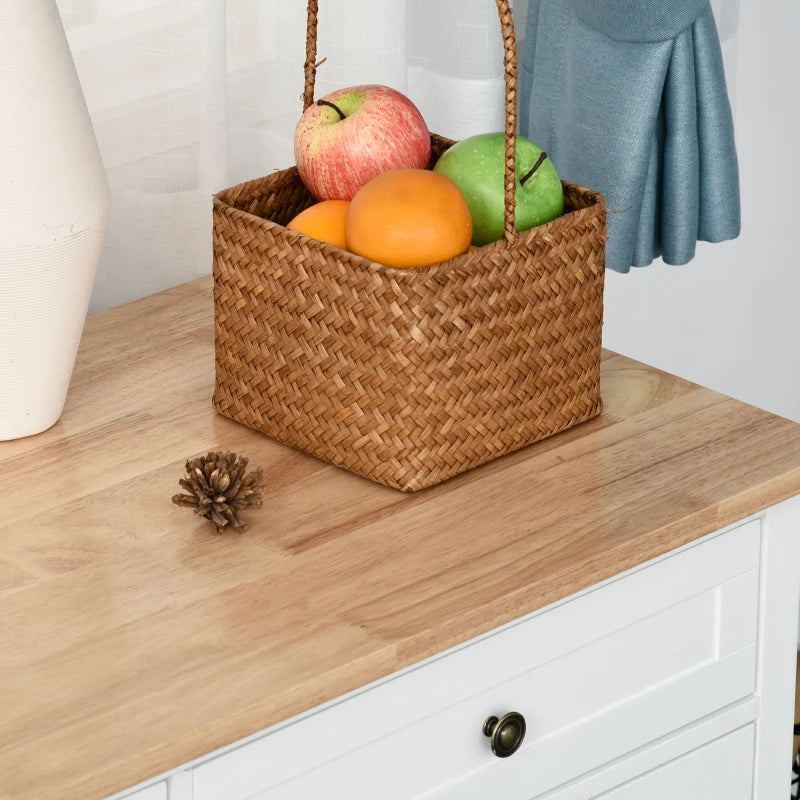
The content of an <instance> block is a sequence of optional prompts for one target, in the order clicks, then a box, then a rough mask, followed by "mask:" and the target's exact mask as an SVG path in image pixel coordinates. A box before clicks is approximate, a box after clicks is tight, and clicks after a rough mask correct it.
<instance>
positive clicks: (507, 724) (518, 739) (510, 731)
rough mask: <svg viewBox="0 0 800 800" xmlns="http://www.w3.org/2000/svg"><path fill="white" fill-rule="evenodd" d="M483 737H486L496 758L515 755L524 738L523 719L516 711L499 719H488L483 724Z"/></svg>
mask: <svg viewBox="0 0 800 800" xmlns="http://www.w3.org/2000/svg"><path fill="white" fill-rule="evenodd" d="M483 735H484V736H488V737H489V739H490V742H491V746H492V752H493V753H494V754H495V755H496V756H497V757H498V758H508V757H509V756H510V755H512V754H513V753H516V752H517V750H518V749H519V746H520V745H521V744H522V740H523V739H524V738H525V717H523V716H522V714H519V713H518V712H516V711H511V712H509V713H508V714H505V715H504V716H502V717H500V719H498V718H497V717H489V718H488V719H487V720H486V722H484V723H483Z"/></svg>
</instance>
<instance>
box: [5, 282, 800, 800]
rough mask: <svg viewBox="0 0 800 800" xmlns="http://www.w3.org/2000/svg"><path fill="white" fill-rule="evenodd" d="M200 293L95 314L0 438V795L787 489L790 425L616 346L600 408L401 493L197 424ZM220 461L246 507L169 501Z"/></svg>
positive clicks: (134, 777)
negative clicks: (254, 487) (254, 480)
mask: <svg viewBox="0 0 800 800" xmlns="http://www.w3.org/2000/svg"><path fill="white" fill-rule="evenodd" d="M212 336H213V334H212V304H211V282H210V279H202V280H200V281H196V282H193V283H190V284H186V285H184V286H180V287H178V288H176V289H172V290H170V291H167V292H164V293H162V294H159V295H156V296H154V297H151V298H147V299H145V300H141V301H138V302H136V303H132V304H130V305H127V306H124V307H122V308H119V309H115V310H112V311H108V312H105V313H103V314H99V315H97V316H95V317H92V318H91V319H90V320H89V321H88V323H87V326H86V331H85V334H84V338H83V342H82V346H81V351H80V354H79V357H78V364H77V366H76V369H75V374H74V377H73V380H72V387H71V390H70V394H69V398H68V400H67V407H66V409H65V410H64V414H63V417H62V419H61V421H60V422H59V423H58V424H57V425H56V426H55V427H53V428H52V429H51V430H49V431H47V432H45V433H43V434H40V435H38V436H34V437H31V438H29V439H23V440H19V441H15V442H4V443H0V475H2V484H3V493H2V499H0V511H1V512H2V513H0V708H2V711H1V712H0V715H1V717H2V725H0V776H2V778H0V797H2V798H3V800H33V799H34V798H35V800H49V799H50V798H53V799H54V800H55V798H58V800H99V799H100V798H103V797H106V796H107V795H109V794H111V793H113V792H116V791H119V790H122V789H125V788H127V787H128V786H132V785H134V784H136V783H137V782H139V781H143V780H145V779H147V778H149V777H151V776H154V775H156V774H158V773H161V772H163V771H165V770H168V769H171V768H174V767H177V766H179V765H181V764H182V763H185V762H187V761H189V760H191V759H194V758H196V757H199V756H202V755H204V754H205V753H208V752H209V751H211V750H213V749H215V748H218V747H221V746H223V745H226V744H229V743H231V742H233V741H235V740H237V739H239V738H241V737H244V736H247V735H249V734H252V733H254V732H256V731H258V730H260V729H262V728H265V727H267V726H269V725H271V724H273V723H276V722H278V721H281V720H284V719H286V718H287V717H289V716H292V715H294V714H297V713H299V712H302V711H304V710H307V709H309V708H311V707H313V706H315V705H317V704H319V703H321V702H323V701H326V700H329V699H331V698H334V697H336V696H338V695H340V694H342V693H344V692H347V691H349V690H352V689H355V688H357V687H359V686H361V685H363V684H365V683H367V682H369V681H372V680H375V679H378V678H381V677H383V676H385V675H388V674H389V673H391V672H393V671H395V670H397V669H399V668H402V667H404V666H406V665H409V664H412V663H414V662H416V661H419V660H420V659H422V658H424V657H426V656H429V655H431V654H434V653H436V652H438V651H441V650H443V649H445V648H447V647H450V646H452V645H455V644H457V643H459V642H462V641H464V640H466V639H469V638H471V637H473V636H476V635H478V634H480V633H483V632H485V631H488V630H490V629H492V628H494V627H496V626H498V625H500V624H502V623H505V622H508V621H510V620H512V619H514V618H516V617H519V616H521V615H523V614H526V613H528V612H530V611H533V610H535V609H538V608H541V607H543V606H545V605H547V604H549V603H552V602H554V601H557V600H559V599H561V598H564V597H566V596H568V595H570V594H572V593H574V592H576V591H578V590H580V589H583V588H585V587H587V586H590V585H592V584H594V583H597V582H598V581H601V580H604V579H606V578H609V577H611V576H613V575H615V574H617V573H619V572H621V571H623V570H625V569H628V568H630V567H633V566H636V565H638V564H641V563H642V562H644V561H647V560H649V559H651V558H654V557H656V556H659V555H662V554H663V553H665V552H667V551H669V550H671V549H673V548H675V547H678V546H680V545H683V544H686V543H688V542H690V541H692V540H694V539H696V538H699V537H701V536H703V535H704V534H706V533H709V532H711V531H713V530H715V529H717V528H719V527H722V526H724V525H727V524H729V523H731V522H734V521H736V520H737V519H739V518H741V517H744V516H746V515H748V514H751V513H754V512H756V511H758V510H760V509H763V508H765V507H767V506H769V505H771V504H773V503H776V502H778V501H781V500H784V499H786V498H788V497H790V496H792V495H794V494H797V493H800V426H798V425H795V424H793V423H791V422H788V421H787V420H784V419H781V418H779V417H776V416H773V415H771V414H768V413H766V412H763V411H759V410H757V409H755V408H752V407H750V406H747V405H744V404H743V403H740V402H737V401H735V400H731V399H729V398H727V397H724V396H723V395H720V394H717V393H715V392H712V391H710V390H707V389H703V388H700V387H698V386H695V385H693V384H691V383H689V382H687V381H684V380H681V379H678V378H675V377H672V376H670V375H667V374H665V373H663V372H659V371H658V370H655V369H653V368H651V367H647V366H644V365H642V364H639V363H636V362H634V361H631V360H630V359H627V358H623V357H621V356H619V355H615V354H613V353H606V354H605V357H604V361H603V397H604V402H605V409H604V411H603V414H602V415H601V416H600V417H598V418H596V419H595V420H592V421H591V422H588V423H586V424H584V425H581V426H579V427H577V428H574V429H572V430H570V431H567V432H565V433H563V434H560V435H558V436H556V437H553V438H551V439H548V440H545V441H543V442H541V443H539V444H536V445H534V446H532V447H530V448H528V449H526V450H523V451H520V452H518V453H515V454H512V455H510V456H506V457H505V458H503V459H500V460H498V461H496V462H494V463H492V464H489V465H486V466H484V467H481V468H479V469H477V470H474V471H472V472H470V473H467V474H465V475H462V476H459V477H457V478H455V479H453V480H451V481H449V482H447V483H445V484H442V485H440V486H437V487H434V488H433V489H428V490H425V491H423V492H420V493H418V494H415V495H404V494H401V493H400V492H397V491H394V490H392V489H388V488H385V487H381V486H378V485H375V484H371V483H369V482H368V481H366V480H364V479H362V478H358V477H356V476H353V475H351V474H349V473H346V472H343V471H341V470H338V469H336V468H335V467H331V466H328V465H326V464H323V463H321V462H318V461H316V460H314V459H312V458H311V457H309V456H306V455H303V454H301V453H298V452H295V451H292V450H290V449H288V448H286V447H284V446H282V445H279V444H277V443H275V442H272V441H270V440H269V439H267V438H265V437H263V436H261V435H259V434H257V433H254V432H253V431H250V430H248V429H247V428H244V427H242V426H240V425H237V424H236V423H234V422H231V421H229V420H227V419H224V418H223V417H220V416H218V415H217V414H215V413H214V411H213V410H212V408H211V402H210V398H211V393H212V384H213V373H214V364H213V347H212V345H213V342H212ZM214 448H221V449H229V450H236V451H238V452H241V453H243V454H244V455H247V456H248V457H249V458H250V459H251V463H252V464H253V465H261V466H262V467H263V468H264V471H265V474H266V481H267V488H266V491H265V503H264V507H263V509H260V510H253V511H250V513H249V515H248V519H249V521H250V523H251V524H250V526H249V528H248V529H247V530H246V531H245V532H244V533H237V532H230V533H227V534H223V535H219V536H218V535H215V534H214V533H213V528H212V527H211V526H210V525H209V524H208V523H206V522H204V521H202V520H199V519H197V518H196V517H194V516H193V515H192V514H191V512H190V511H188V510H187V509H183V508H178V507H176V506H173V505H172V504H171V503H170V497H171V496H172V495H173V494H174V493H175V492H176V491H177V490H178V486H177V481H178V478H179V477H180V476H181V474H182V470H183V462H184V461H185V459H186V458H187V457H189V456H194V455H197V454H200V453H203V452H205V451H207V450H209V449H214Z"/></svg>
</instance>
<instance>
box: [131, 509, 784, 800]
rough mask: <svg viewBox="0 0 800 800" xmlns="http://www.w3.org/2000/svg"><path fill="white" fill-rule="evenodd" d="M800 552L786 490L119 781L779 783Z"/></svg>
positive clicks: (626, 789)
mask: <svg viewBox="0 0 800 800" xmlns="http://www.w3.org/2000/svg"><path fill="white" fill-rule="evenodd" d="M798 565H800V498H795V499H794V500H791V501H787V502H785V503H782V504H780V505H778V506H774V507H773V508H770V509H768V510H767V511H766V512H764V514H762V515H760V516H759V517H757V518H754V519H752V520H749V521H745V522H742V523H740V524H739V525H737V526H732V527H730V528H728V529H726V530H723V531H719V532H718V533H717V534H714V535H711V536H708V537H706V538H705V539H702V540H700V541H698V542H695V543H694V544H692V545H689V546H687V547H685V548H682V549H679V550H676V551H673V552H672V553H669V554H667V555H666V556H664V557H663V558H660V559H657V560H656V561H653V562H649V563H647V564H644V565H642V566H640V567H638V568H637V569H634V570H631V571H629V572H627V573H624V574H621V575H619V576H617V577H616V578H614V579H612V580H609V581H606V582H604V583H602V584H599V585H596V586H594V587H591V588H589V589H587V590H586V591H584V592H581V593H579V594H577V595H573V596H572V597H569V598H566V599H565V600H563V601H561V602H559V603H557V604H555V605H553V606H551V607H548V608H545V609H542V610H540V611H538V612H536V613H533V614H530V615H528V616H527V617H523V618H521V619H519V620H517V621H516V622H513V623H511V624H509V625H506V626H504V627H502V628H499V629H497V630H495V631H492V632H490V633H488V634H486V635H484V636H481V637H478V638H477V639H474V640H472V641H469V642H466V643H465V644H463V645H461V646H459V647H457V648H453V649H452V650H449V651H447V652H445V653H442V654H440V655H439V656H437V657H434V658H431V659H428V660H427V661H424V662H422V663H420V664H418V665H416V666H414V667H411V668H409V669H406V670H403V671H402V672H399V673H397V674H395V675H393V676H390V677H388V678H386V679H384V680H381V681H378V682H376V683H374V684H371V685H369V686H365V687H363V688H362V689H361V690H359V691H356V692H353V693H351V694H349V695H347V696H345V697H342V698H340V699H338V700H336V701H333V702H330V703H327V704H326V705H324V706H321V707H319V708H317V709H313V710H311V711H309V712H307V713H305V714H302V715H300V716H299V717H296V718H294V719H290V720H287V721H286V722H284V723H282V724H280V725H277V726H275V727H274V728H272V729H268V730H266V731H264V732H263V733H262V734H259V735H256V736H254V737H251V738H250V739H249V740H247V741H245V742H242V743H240V744H238V745H233V746H231V747H229V748H226V749H225V750H224V751H221V752H218V753H216V754H210V755H209V756H207V757H205V758H201V759H199V760H198V761H196V762H194V763H192V764H188V765H183V767H182V768H181V769H180V770H178V771H176V772H175V773H173V774H171V775H169V776H166V777H167V778H168V783H161V784H156V785H155V786H152V787H150V788H149V789H146V790H143V791H142V792H139V793H137V794H133V795H130V796H129V798H130V800H310V799H311V798H326V800H344V799H345V798H347V800H374V799H375V798H381V800H423V798H424V799H425V800H483V798H486V797H503V798H504V800H534V798H535V799H536V800H594V799H598V800H599V798H603V800H641V798H648V800H668V799H669V800H675V799H676V798H682V799H683V798H685V799H686V800H695V798H697V799H698V800H699V799H700V798H702V800H774V798H777V797H780V796H785V795H787V794H788V788H789V766H790V756H791V754H790V748H791V720H792V693H793V690H794V674H793V670H794V646H795V632H796V627H797V619H796V613H797V604H798V592H799V591H800V580H798ZM511 711H515V712H519V713H520V714H521V715H523V717H524V719H525V723H526V732H525V736H524V738H523V739H522V741H521V743H520V746H519V747H518V748H517V749H516V750H515V752H513V754H511V755H510V756H509V757H506V758H498V757H497V756H496V755H495V754H493V752H492V748H491V746H490V740H489V739H488V738H487V737H486V735H485V734H484V730H483V728H484V723H485V721H486V719H487V717H490V716H497V717H500V716H502V715H503V714H506V713H508V712H511ZM126 800H128V798H126Z"/></svg>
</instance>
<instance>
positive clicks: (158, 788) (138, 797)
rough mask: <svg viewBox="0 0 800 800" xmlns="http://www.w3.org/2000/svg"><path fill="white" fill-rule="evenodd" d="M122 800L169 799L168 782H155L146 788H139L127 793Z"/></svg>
mask: <svg viewBox="0 0 800 800" xmlns="http://www.w3.org/2000/svg"><path fill="white" fill-rule="evenodd" d="M111 800H113V798H112V799H111ZM120 800H167V783H166V781H161V783H156V784H153V785H152V786H148V787H147V788H146V789H139V791H138V792H134V793H133V794H126V795H125V796H124V797H122V798H121V799H120Z"/></svg>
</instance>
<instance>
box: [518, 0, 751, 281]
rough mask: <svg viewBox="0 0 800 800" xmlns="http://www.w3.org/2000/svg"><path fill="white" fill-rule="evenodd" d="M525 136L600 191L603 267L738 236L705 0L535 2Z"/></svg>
mask: <svg viewBox="0 0 800 800" xmlns="http://www.w3.org/2000/svg"><path fill="white" fill-rule="evenodd" d="M520 113H521V124H520V132H521V133H523V134H524V135H526V136H528V137H529V138H531V139H533V141H534V142H536V144H538V145H539V146H540V147H543V148H544V149H545V150H546V151H547V153H548V155H549V156H550V157H551V159H552V160H553V164H554V165H555V167H556V169H557V170H558V173H559V175H560V176H561V177H562V178H564V179H565V180H568V181H572V182H573V183H578V184H580V185H582V186H588V187H591V188H592V189H596V190H597V191H599V192H602V193H603V194H604V195H605V197H606V202H607V204H608V208H609V209H614V210H623V209H627V210H625V211H624V212H623V213H616V214H609V216H608V234H609V241H608V243H607V245H606V265H607V266H608V267H609V268H610V269H614V270H616V271H618V272H628V271H629V270H630V268H631V266H637V267H640V266H646V265H647V264H650V263H651V262H652V261H653V259H654V258H656V257H657V256H659V255H661V256H663V259H664V261H666V262H667V263H668V264H685V263H687V262H688V261H690V260H691V259H692V258H693V257H694V254H695V247H696V244H697V241H698V240H703V241H709V242H720V241H724V240H726V239H733V238H735V237H736V236H738V235H739V229H740V208H739V170H738V163H737V159H736V148H735V144H734V138H733V120H732V117H731V109H730V103H729V102H728V94H727V88H726V85H725V73H724V70H723V65H722V53H721V50H720V43H719V36H718V34H717V28H716V23H715V22H714V17H713V15H712V12H711V6H710V5H709V0H531V4H530V10H529V12H528V23H527V30H526V37H525V51H524V55H523V60H522V75H521V107H520Z"/></svg>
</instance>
